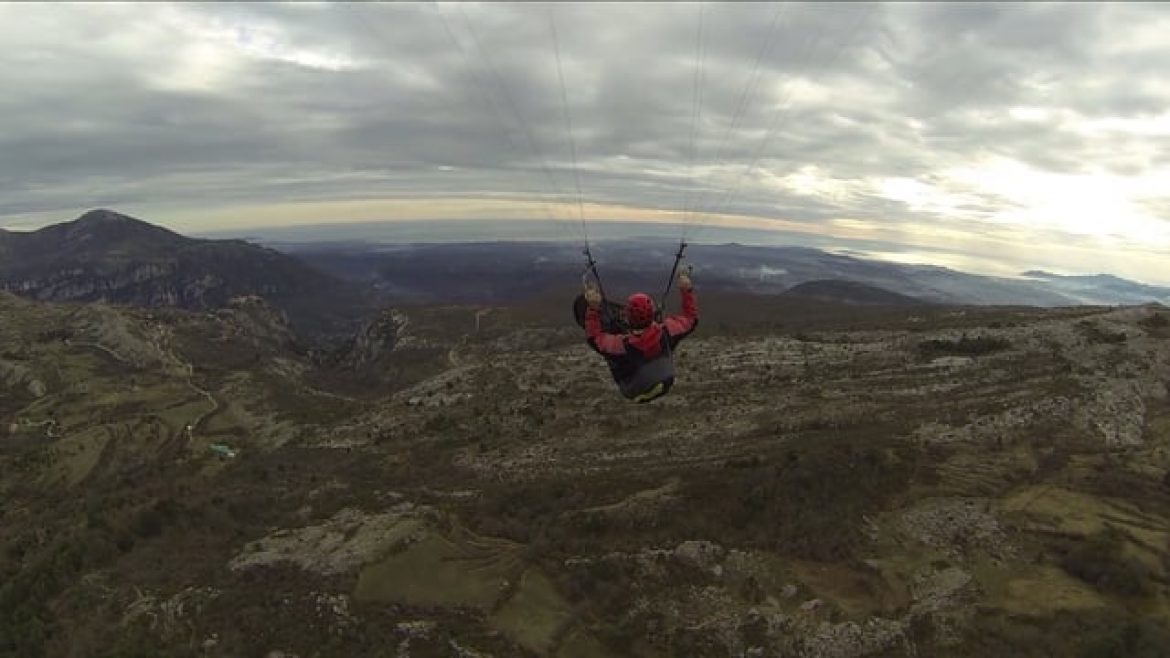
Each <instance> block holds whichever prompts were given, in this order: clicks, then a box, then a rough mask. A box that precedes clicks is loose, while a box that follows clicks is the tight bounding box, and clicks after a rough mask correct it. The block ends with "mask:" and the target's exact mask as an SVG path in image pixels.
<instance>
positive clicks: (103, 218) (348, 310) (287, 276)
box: [0, 210, 369, 334]
mask: <svg viewBox="0 0 1170 658" xmlns="http://www.w3.org/2000/svg"><path fill="white" fill-rule="evenodd" d="M0 254H2V255H3V258H0V290H8V291H10V292H13V293H16V294H19V295H22V296H26V297H31V298H34V299H41V300H48V301H72V302H91V301H104V302H110V303H122V304H132V305H136V306H152V307H175V308H184V309H214V308H220V307H223V306H224V305H226V304H227V303H228V301H229V300H231V299H233V298H236V297H240V296H246V295H258V296H262V297H264V298H265V299H267V300H269V301H270V302H271V303H273V304H275V305H276V306H278V307H279V308H281V309H283V310H284V311H285V312H286V313H288V315H289V316H290V319H291V320H292V322H293V324H294V325H296V326H297V327H298V328H301V329H303V330H304V331H305V332H306V333H310V334H311V333H317V332H329V331H339V330H345V329H348V328H350V325H351V324H352V321H353V317H352V316H354V315H357V314H360V311H361V309H363V308H365V307H366V306H367V305H368V304H369V302H368V300H367V297H366V295H365V294H364V293H363V291H362V289H361V288H360V287H357V286H354V285H353V284H350V283H345V282H342V281H341V280H340V279H337V278H335V277H333V276H331V275H328V274H325V273H323V272H321V271H319V270H316V269H314V268H312V267H310V266H308V265H306V264H304V263H302V262H301V261H299V260H297V259H296V258H294V257H292V256H288V255H285V254H282V253H280V252H277V251H274V250H272V249H267V248H264V247H259V246H256V245H253V244H249V243H247V242H244V241H241V240H199V239H193V238H187V237H184V236H182V235H179V234H177V233H174V232H172V231H169V230H167V229H165V228H162V227H159V226H155V225H152V224H149V223H147V222H144V221H141V220H138V219H134V218H132V217H128V216H126V215H121V214H119V213H116V212H112V211H109V210H93V211H90V212H87V213H85V214H84V215H82V216H81V217H79V218H78V219H76V220H74V221H71V222H64V223H61V224H54V225H52V226H47V227H45V228H42V229H39V230H36V231H31V232H28V233H18V232H5V233H3V234H0ZM355 309H356V312H355Z"/></svg>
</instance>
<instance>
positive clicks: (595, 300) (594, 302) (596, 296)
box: [585, 286, 601, 308]
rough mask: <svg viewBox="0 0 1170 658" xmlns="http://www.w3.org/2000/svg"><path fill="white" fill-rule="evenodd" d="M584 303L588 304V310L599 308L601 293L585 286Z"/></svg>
mask: <svg viewBox="0 0 1170 658" xmlns="http://www.w3.org/2000/svg"><path fill="white" fill-rule="evenodd" d="M585 303H586V304H589V308H599V307H600V306H601V292H599V291H598V290H597V288H594V287H593V286H585Z"/></svg>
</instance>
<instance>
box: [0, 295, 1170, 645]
mask: <svg viewBox="0 0 1170 658" xmlns="http://www.w3.org/2000/svg"><path fill="white" fill-rule="evenodd" d="M700 294H701V295H702V290H700ZM734 301H735V303H732V301H731V300H727V299H719V298H717V297H716V296H714V295H712V296H711V297H710V298H709V299H708V298H707V297H702V296H701V297H700V302H701V305H702V308H703V309H704V318H703V321H702V323H701V324H700V327H699V329H698V331H697V333H696V334H695V335H694V336H693V337H692V338H691V339H689V340H688V341H687V342H686V343H684V344H683V347H682V348H681V349H680V351H679V353H678V355H677V358H678V366H679V372H680V377H679V380H678V382H677V383H676V385H675V387H674V389H673V390H672V392H671V394H670V395H669V396H667V397H666V398H663V399H661V400H659V401H657V402H655V403H654V404H651V405H644V406H631V405H628V404H626V403H625V402H623V401H622V400H621V399H620V398H619V397H618V395H617V394H616V392H615V391H614V387H613V385H612V383H611V382H610V381H609V380H608V376H607V373H606V370H605V368H604V366H603V364H602V362H601V360H600V358H599V357H597V356H596V355H595V354H592V353H590V352H589V351H588V350H587V349H586V348H585V347H584V345H583V344H582V341H581V339H580V336H579V330H578V329H577V327H576V326H575V325H573V324H572V321H571V319H570V318H569V313H568V309H567V308H562V307H561V306H566V305H565V304H562V305H561V306H556V305H552V306H548V307H544V306H539V305H533V306H529V307H491V308H489V307H483V306H448V307H417V308H402V309H395V310H393V311H388V312H386V313H385V314H383V315H382V316H380V317H378V318H375V319H373V320H371V321H370V322H369V323H368V324H367V325H366V326H365V328H364V329H362V330H361V332H359V334H358V335H357V337H355V338H354V339H353V340H352V341H351V343H350V344H349V346H348V347H347V348H346V350H343V351H341V352H337V353H331V354H320V353H316V352H314V351H313V350H310V349H306V348H304V347H302V346H301V345H300V344H299V343H298V342H297V339H296V337H295V335H294V334H293V333H291V331H290V330H289V327H288V325H287V323H286V320H285V318H284V317H283V315H282V314H281V313H279V312H278V311H276V310H275V309H273V308H272V307H270V306H269V305H268V304H267V303H265V302H264V301H262V300H259V299H255V298H247V297H245V298H238V299H234V300H230V303H228V304H227V305H226V306H225V307H224V308H222V309H219V310H216V311H204V312H186V311H181V310H173V309H152V310H143V309H131V308H126V307H114V306H107V305H84V306H63V305H55V304H50V303H45V302H34V301H29V300H23V299H19V298H16V297H14V296H11V295H5V294H3V293H0V528H3V532H2V533H0V655H3V656H22V657H24V656H157V655H168V656H265V657H268V658H278V657H285V658H287V657H290V656H298V657H300V658H308V657H310V656H403V657H406V656H413V657H424V656H464V657H472V656H481V657H482V656H497V657H504V656H557V657H561V658H574V657H604V656H645V657H659V656H842V657H845V656H936V655H948V656H987V655H1019V656H1054V655H1059V656H1078V655H1081V656H1160V655H1166V647H1167V646H1170V630H1168V628H1170V580H1167V577H1168V569H1170V475H1167V473H1168V471H1170V452H1168V449H1170V399H1168V397H1167V388H1166V387H1167V382H1170V311H1167V310H1166V309H1164V308H1162V307H1160V306H1139V307H1121V308H1094V307H1077V308H1065V309H1046V310H1040V309H1024V308H957V307H941V306H940V307H936V306H915V307H893V308H891V307H859V306H849V305H835V304H833V303H830V302H821V301H816V300H809V299H799V300H783V299H775V298H773V299H770V300H760V302H759V303H756V304H745V303H744V302H743V300H734ZM534 304H537V303H535V302H534Z"/></svg>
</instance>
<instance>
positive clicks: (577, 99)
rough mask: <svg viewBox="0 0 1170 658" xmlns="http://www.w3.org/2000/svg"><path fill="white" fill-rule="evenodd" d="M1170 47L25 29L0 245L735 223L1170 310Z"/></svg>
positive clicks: (67, 26)
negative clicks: (49, 229)
mask: <svg viewBox="0 0 1170 658" xmlns="http://www.w3.org/2000/svg"><path fill="white" fill-rule="evenodd" d="M554 30H555V35H556V38H555V39H554ZM1167 34H1170V5H1158V4H1153V3H1150V4H1119V3H1108V4H1082V3H1070V4H1034V3H1028V4H1008V3H973V4H958V3H923V4H909V3H894V4H864V3H843V4H825V3H816V4H799V3H782V4H764V3H722V2H720V3H705V4H701V5H700V4H665V3H662V4H660V3H650V4H616V3H612V4H611V3H584V4H567V3H557V4H551V5H541V4H532V3H523V4H504V3H461V4H448V3H440V4H434V3H419V4H413V3H393V4H389V3H381V4H377V3H352V4H340V3H297V4H289V5H280V4H274V3H256V4H224V3H193V4H172V5H168V4H156V3H135V4H112V3H92V4H80V5H58V4H49V3H46V4H25V3H12V4H4V5H0V55H2V56H0V89H2V90H3V93H2V94H0V117H2V118H3V121H4V130H3V131H0V226H8V227H9V228H29V227H34V226H37V225H41V224H45V223H50V222H54V221H60V220H63V219H69V218H71V217H72V216H74V215H76V213H77V212H78V211H80V210H83V209H85V208H92V207H111V208H115V209H118V210H122V211H124V212H130V213H132V214H139V215H140V216H143V217H144V218H145V219H149V220H151V221H155V222H158V223H161V224H165V225H170V226H173V227H175V228H179V229H182V230H188V231H200V230H211V229H219V228H223V227H224V226H225V225H227V224H229V223H230V224H233V225H237V226H262V225H273V224H282V223H293V222H309V221H330V220H337V221H341V220H346V219H352V220H369V219H379V218H384V219H405V218H426V217H465V216H466V217H476V216H494V217H536V216H541V215H544V216H547V215H550V214H551V215H553V216H554V217H558V218H562V219H564V220H565V223H566V227H567V228H566V230H567V232H569V233H571V229H568V227H569V226H573V223H572V221H571V220H573V219H574V218H579V213H581V212H582V211H583V212H584V214H585V215H586V217H587V218H588V219H591V220H594V221H600V220H603V219H621V218H631V219H632V218H637V219H647V218H650V219H653V218H661V219H679V218H687V217H692V218H693V219H694V220H695V221H703V220H704V218H705V217H706V216H707V214H708V213H710V214H718V215H723V216H725V219H724V221H735V222H737V223H739V224H742V225H753V224H760V223H761V222H775V224H774V225H775V226H777V227H783V228H784V229H786V230H797V231H801V232H805V233H816V234H821V235H828V236H836V237H840V238H841V239H842V241H843V244H845V242H846V241H848V240H868V241H877V242H878V243H881V244H888V245H890V249H889V250H888V251H887V252H885V253H880V254H878V255H881V256H883V257H889V258H895V259H902V260H918V261H926V262H946V263H947V264H952V263H967V264H968V265H969V266H970V267H971V268H972V269H977V270H978V269H984V270H995V269H1001V270H1002V269H1003V268H1007V269H1014V268H1017V267H1019V268H1021V269H1028V268H1032V267H1044V268H1047V269H1054V270H1058V271H1067V272H1094V271H1111V272H1114V273H1118V274H1121V275H1124V276H1130V277H1134V278H1140V279H1143V280H1147V281H1152V282H1160V283H1170V266H1168V265H1166V264H1165V261H1166V260H1167V258H1166V257H1167V255H1168V254H1170V80H1168V79H1167V78H1166V75H1165V73H1166V70H1167V65H1168V63H1170V39H1167V38H1166V35H1167ZM558 52H559V54H560V63H561V67H560V71H558V66H557V53H558ZM562 75H563V79H564V88H563V91H562V86H561V82H560V80H561V77H562ZM569 123H571V125H572V132H571V133H570V131H569V129H568V124H569ZM570 134H571V135H572V138H570ZM574 151H575V161H576V168H575V169H574V166H573V162H574ZM576 174H579V185H580V190H581V195H580V196H581V203H580V205H578V201H577V199H578V195H577V187H578V178H577V175H576ZM696 211H697V215H692V213H693V212H696ZM956 254H961V255H962V259H960V260H958V261H956V259H955V256H956ZM948 259H949V260H948Z"/></svg>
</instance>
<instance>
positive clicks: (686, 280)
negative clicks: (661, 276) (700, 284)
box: [678, 270, 695, 290]
mask: <svg viewBox="0 0 1170 658" xmlns="http://www.w3.org/2000/svg"><path fill="white" fill-rule="evenodd" d="M678 287H679V289H681V290H691V289H692V288H694V287H695V286H694V284H692V283H691V273H690V272H688V271H687V270H683V271H682V272H679V273H678Z"/></svg>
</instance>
